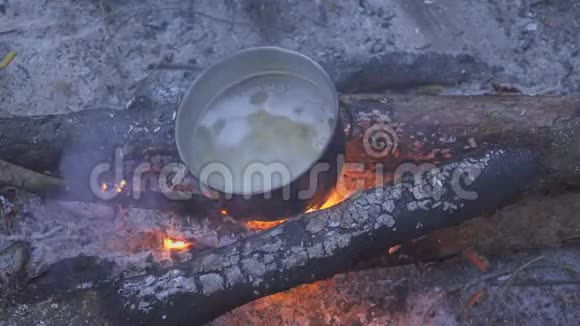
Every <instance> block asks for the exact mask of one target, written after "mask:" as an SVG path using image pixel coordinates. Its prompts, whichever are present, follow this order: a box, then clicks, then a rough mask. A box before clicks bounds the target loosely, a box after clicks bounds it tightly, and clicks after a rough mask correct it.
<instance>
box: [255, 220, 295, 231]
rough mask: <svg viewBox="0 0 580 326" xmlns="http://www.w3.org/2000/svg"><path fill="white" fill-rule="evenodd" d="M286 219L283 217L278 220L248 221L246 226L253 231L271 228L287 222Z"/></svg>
mask: <svg viewBox="0 0 580 326" xmlns="http://www.w3.org/2000/svg"><path fill="white" fill-rule="evenodd" d="M286 220H287V219H281V220H277V221H248V222H246V227H247V228H248V229H250V230H253V231H263V230H269V229H271V228H273V227H275V226H278V225H280V224H282V223H284V222H286Z"/></svg>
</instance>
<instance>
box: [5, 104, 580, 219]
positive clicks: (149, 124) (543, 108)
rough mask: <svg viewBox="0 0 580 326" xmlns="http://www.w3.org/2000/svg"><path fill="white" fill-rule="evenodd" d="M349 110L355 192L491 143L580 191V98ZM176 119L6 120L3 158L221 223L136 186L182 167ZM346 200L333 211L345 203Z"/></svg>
mask: <svg viewBox="0 0 580 326" xmlns="http://www.w3.org/2000/svg"><path fill="white" fill-rule="evenodd" d="M341 101H342V106H343V112H344V113H345V116H346V119H345V120H346V121H347V122H350V124H349V131H348V132H349V134H350V136H351V137H350V141H349V143H348V144H347V155H346V162H347V163H354V164H358V165H360V164H362V167H361V166H359V167H356V168H355V169H354V170H353V171H350V173H349V172H348V171H347V173H346V174H347V177H349V178H350V179H355V178H358V179H359V180H360V179H364V185H361V186H360V187H358V188H357V189H354V190H353V189H351V191H350V192H349V193H351V192H355V191H356V190H361V189H368V188H371V187H375V186H376V185H377V183H376V177H375V173H374V172H375V171H376V170H377V169H382V172H383V173H384V181H385V182H389V181H391V180H392V178H393V174H394V172H395V170H396V169H397V167H399V166H400V165H401V164H402V163H405V162H413V163H421V162H430V163H440V162H442V161H445V160H446V159H449V158H450V157H453V156H457V155H461V154H464V153H467V152H469V151H472V150H473V149H475V148H477V147H479V146H481V145H482V144H485V143H496V144H514V145H517V144H520V145H532V146H534V147H536V148H537V149H538V150H540V151H541V152H542V154H543V159H544V163H545V166H546V168H547V169H548V172H549V173H548V174H547V175H545V178H544V180H543V182H542V183H540V187H544V189H546V187H548V188H550V187H553V186H555V185H557V186H562V185H565V186H566V187H570V186H573V187H577V186H578V185H580V172H579V171H580V167H579V163H578V162H580V153H578V149H577V144H578V143H579V142H580V127H579V125H580V117H579V114H580V100H578V99H577V98H574V97H519V96H504V97H464V96H453V97H443V96H441V97H434V96H414V97H409V96H378V95H356V96H352V95H343V96H342V97H341ZM174 118H175V111H174V110H173V109H170V108H157V109H154V110H151V109H139V108H135V109H130V110H126V111H112V110H104V109H103V110H89V111H83V112H79V113H72V114H67V115H57V116H43V117H11V118H3V119H0V158H1V159H4V160H6V161H9V162H10V163H13V164H17V165H19V166H21V167H25V168H29V169H32V170H35V171H39V172H44V171H50V172H51V173H52V174H53V175H58V176H60V177H62V178H64V179H65V180H66V183H67V185H68V189H69V191H67V192H65V193H62V192H58V193H59V194H58V196H56V197H57V198H59V199H65V200H78V201H97V200H99V196H97V195H98V192H99V191H98V190H99V189H101V188H103V189H105V190H107V189H113V190H115V189H117V191H118V190H122V191H118V192H119V193H120V194H119V195H118V196H112V197H113V198H111V199H108V200H107V202H109V203H122V204H126V205H131V206H135V207H142V208H158V209H172V210H179V211H181V212H185V213H188V214H190V213H192V212H195V213H197V214H199V215H202V216H207V215H220V214H219V207H218V205H217V203H216V202H214V201H211V200H208V198H207V197H206V196H203V195H202V194H201V191H200V189H199V187H198V185H196V184H192V183H189V184H185V185H182V186H183V187H184V188H185V189H186V192H188V194H189V195H190V198H191V199H190V200H180V201H175V200H170V199H168V198H167V197H166V196H164V195H161V190H160V189H159V187H156V186H154V187H151V188H148V189H144V186H143V185H135V184H134V182H133V181H134V180H133V179H134V174H135V171H140V172H141V173H142V174H143V175H147V176H149V177H151V180H154V181H153V183H156V181H157V180H160V179H161V178H160V177H159V174H160V172H161V171H160V170H161V169H162V168H163V167H164V166H168V165H171V164H172V163H179V162H180V160H179V158H178V156H177V151H176V148H175V143H174ZM381 137H382V138H381ZM374 141H378V145H377V144H373V143H372V142H374ZM390 141H391V142H393V141H394V142H396V144H395V148H393V149H392V151H391V152H390V153H389V152H388V148H387V152H383V150H384V149H385V148H383V149H381V148H380V147H381V146H383V145H385V144H386V143H389V142H390ZM381 142H383V143H381ZM385 142H386V143H385ZM374 145H377V146H378V149H373V148H372V147H373V146H374ZM369 146H370V149H369ZM383 147H384V146H383ZM387 147H388V146H387ZM377 150H378V151H377ZM116 154H118V155H117V156H115V155H116ZM119 160H120V161H121V162H120V164H122V166H121V169H122V171H123V173H124V174H123V176H122V178H121V179H119V180H116V181H111V182H107V183H105V182H103V184H101V183H99V184H98V185H97V186H96V188H97V189H95V186H93V187H92V188H91V185H90V184H89V180H90V174H91V172H94V171H95V169H97V168H98V167H99V166H102V165H103V164H107V163H108V164H111V169H112V167H113V166H114V164H115V163H116V162H117V161H119ZM117 163H118V162H117ZM144 166H146V168H145V169H144V168H143V167H144ZM139 169H141V170H139ZM369 171H372V173H370V174H369V173H367V172H369ZM121 182H124V183H125V184H124V185H123V186H121V187H120V185H118V184H116V183H121ZM140 183H146V182H140ZM351 183H355V182H354V181H353V182H351ZM103 186H104V187H103ZM30 190H38V189H30ZM55 193H57V192H56V191H52V192H50V195H51V196H53V197H55ZM96 193H97V194H96ZM338 197H340V198H335V199H334V200H333V202H334V203H336V202H339V201H340V200H342V199H344V198H345V197H347V196H346V195H341V196H338Z"/></svg>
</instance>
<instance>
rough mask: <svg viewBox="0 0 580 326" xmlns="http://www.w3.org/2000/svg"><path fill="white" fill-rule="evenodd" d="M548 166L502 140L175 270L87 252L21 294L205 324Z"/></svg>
mask: <svg viewBox="0 0 580 326" xmlns="http://www.w3.org/2000/svg"><path fill="white" fill-rule="evenodd" d="M541 171H542V160H541V159H540V155H539V153H538V152H537V151H536V150H534V149H533V148H528V147H511V146H493V147H490V148H486V149H481V150H479V151H477V153H473V154H472V155H470V156H469V157H465V158H460V159H459V158H458V159H454V160H452V161H450V162H448V163H446V164H444V165H442V166H441V167H440V169H439V170H437V171H433V170H432V171H423V172H421V171H416V172H417V173H415V174H414V175H410V176H406V177H404V178H402V179H401V180H400V181H399V182H396V183H394V184H390V185H387V186H385V187H382V188H379V189H373V190H368V191H366V192H363V193H362V194H360V195H359V196H357V197H355V198H351V199H350V200H348V201H346V202H344V203H343V204H340V205H338V206H336V207H333V208H330V209H327V210H322V211H318V212H313V213H308V214H305V215H303V216H300V217H298V218H295V219H292V220H290V221H287V222H286V223H284V224H282V225H280V226H278V227H276V228H274V229H272V230H269V231H265V232H262V233H260V234H257V235H256V236H253V237H250V238H246V239H244V240H241V241H239V242H236V243H233V244H231V245H229V246H225V247H221V248H216V249H210V250H205V251H198V252H196V253H195V254H194V257H193V259H192V260H190V261H187V262H184V263H181V264H178V265H176V266H174V267H173V268H172V269H171V270H163V271H158V273H152V274H151V275H144V276H142V277H137V278H130V279H123V278H122V277H121V278H120V279H119V280H118V281H117V282H112V281H110V279H111V278H112V275H113V274H114V271H115V267H114V266H111V263H107V262H105V261H102V260H100V261H98V260H89V261H88V263H87V262H86V258H85V259H84V260H85V263H87V264H88V265H89V266H90V267H87V266H84V267H83V268H78V267H71V264H70V262H69V263H66V262H62V263H61V264H60V265H56V266H52V268H51V269H49V271H48V272H47V273H46V274H45V275H44V276H43V277H41V278H39V279H37V280H36V281H33V282H31V283H29V284H28V285H27V289H26V290H25V291H23V293H26V296H27V297H28V299H24V298H21V300H24V301H25V302H26V300H28V302H30V301H31V300H32V301H33V300H38V299H39V298H42V299H46V296H47V294H50V295H49V296H50V297H52V300H53V301H55V302H61V305H63V306H64V307H66V306H67V305H72V304H73V303H72V302H74V303H75V304H78V303H79V302H82V300H97V301H98V303H99V304H100V305H101V306H102V307H103V310H104V311H107V312H108V316H109V321H110V322H112V323H115V324H126V323H130V324H157V323H159V322H160V321H165V322H167V323H171V324H175V325H181V324H183V325H185V324H190V323H192V322H194V323H196V324H202V323H205V322H207V321H209V320H212V319H213V318H215V317H217V316H219V315H221V314H223V313H225V312H227V311H230V310H231V309H233V308H235V307H237V306H240V305H242V304H244V303H247V302H250V301H252V300H255V299H257V298H260V297H263V296H266V295H269V294H272V293H276V292H279V291H283V290H286V289H289V288H292V287H294V286H297V285H300V284H304V283H309V282H312V281H315V280H320V279H324V278H327V277H330V276H332V275H334V274H337V273H340V272H344V271H347V270H348V269H349V268H350V267H352V266H353V264H355V263H357V262H359V261H361V260H363V259H366V258H369V257H373V256H377V255H379V254H380V253H382V252H384V251H386V250H387V249H388V248H389V247H390V246H392V245H395V244H398V243H401V242H403V241H406V240H410V239H413V238H417V237H419V236H421V235H424V234H426V233H428V232H431V231H433V230H436V229H439V228H443V227H448V226H451V225H455V224H458V223H461V222H463V221H465V220H467V219H469V218H472V217H476V216H479V215H481V214H486V213H490V212H492V211H495V210H496V209H498V208H500V207H502V206H503V205H505V204H508V203H510V202H511V201H513V200H514V199H515V198H517V197H518V196H519V195H521V194H522V192H523V191H525V190H526V189H527V188H529V187H530V186H532V185H533V184H534V182H536V181H537V179H538V176H539V175H540V173H541ZM417 176H419V177H417ZM75 263H78V261H77V262H75ZM87 271H90V272H87ZM87 282H90V283H89V284H91V285H90V286H89V288H88V289H87V288H86V287H87V286H83V284H87ZM57 285H58V286H57ZM56 289H58V290H57V292H55V290H56ZM58 291H60V294H59V293H58ZM95 297H96V298H97V299H95Z"/></svg>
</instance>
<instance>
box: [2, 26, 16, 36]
mask: <svg viewBox="0 0 580 326" xmlns="http://www.w3.org/2000/svg"><path fill="white" fill-rule="evenodd" d="M16 32H18V30H17V29H16V28H13V29H9V30H6V31H0V35H6V34H12V33H16Z"/></svg>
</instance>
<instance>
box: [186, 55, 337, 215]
mask: <svg viewBox="0 0 580 326" xmlns="http://www.w3.org/2000/svg"><path fill="white" fill-rule="evenodd" d="M175 130H176V142H177V149H178V151H179V155H180V156H181V159H182V160H183V162H184V163H185V165H186V166H187V168H188V169H189V171H190V172H191V173H192V175H193V176H194V177H196V178H198V179H199V180H200V182H201V184H202V185H205V186H207V187H208V188H209V189H212V190H213V191H214V192H215V193H217V194H218V196H219V198H220V205H221V209H225V210H226V211H227V213H228V215H230V216H232V217H234V218H240V219H256V220H273V219H280V218H285V217H290V216H293V215H296V214H299V213H302V212H304V211H306V210H307V209H309V208H311V207H316V206H318V205H321V204H322V203H323V202H324V201H325V200H326V199H327V198H328V195H329V194H330V192H331V191H332V189H333V188H334V187H335V186H336V182H337V179H338V176H339V175H340V172H341V169H342V161H343V154H344V152H345V134H344V128H343V122H342V121H341V116H340V112H339V104H338V95H337V92H336V89H335V87H334V83H333V81H332V80H331V78H330V77H329V76H328V74H327V73H326V71H325V70H324V69H323V68H322V67H321V66H320V65H319V64H317V63H316V62H315V61H313V60H312V59H310V58H308V57H307V56H305V55H303V54H300V53H297V52H294V51H290V50H287V49H282V48H277V47H257V48H250V49H246V50H242V51H240V52H237V53H235V54H234V55H232V56H230V57H228V58H226V59H225V60H223V61H221V62H219V63H218V64H216V65H214V66H212V67H210V68H209V69H207V70H205V71H204V72H203V73H202V74H201V75H200V76H199V77H198V78H197V79H196V80H195V81H194V82H193V84H192V85H191V87H190V88H189V90H188V92H187V93H186V95H185V97H184V99H183V101H182V103H181V106H180V108H179V112H178V114H177V119H176V128H175Z"/></svg>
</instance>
